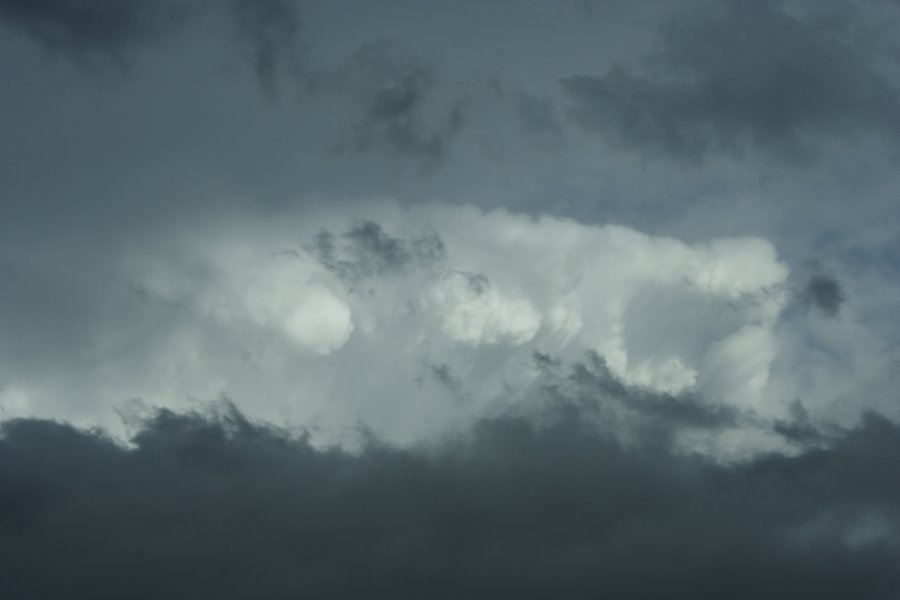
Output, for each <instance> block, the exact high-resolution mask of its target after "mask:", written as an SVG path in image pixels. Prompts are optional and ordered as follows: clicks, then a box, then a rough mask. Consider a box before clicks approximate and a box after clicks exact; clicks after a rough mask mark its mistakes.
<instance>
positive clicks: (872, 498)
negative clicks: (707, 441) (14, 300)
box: [0, 404, 900, 599]
mask: <svg viewBox="0 0 900 600" xmlns="http://www.w3.org/2000/svg"><path fill="white" fill-rule="evenodd" d="M898 453H900V431H898V429H897V427H896V426H895V425H893V424H891V423H889V422H887V421H886V420H884V419H882V418H880V417H877V416H874V415H873V416H870V417H867V418H866V419H865V420H864V421H863V422H862V423H860V425H859V426H858V427H857V428H855V429H853V430H850V431H848V432H846V433H845V434H844V435H843V436H841V437H840V438H839V439H838V440H836V441H835V442H834V443H833V444H832V445H830V446H829V447H827V448H824V449H821V450H814V451H808V452H805V453H801V454H799V455H796V456H792V457H787V456H777V457H776V456H773V457H763V458H759V459H756V460H752V461H750V462H746V463H740V464H732V465H720V464H715V463H714V462H710V461H708V460H706V459H702V458H698V457H696V456H687V455H680V454H676V453H673V452H672V451H671V450H669V449H665V448H659V447H655V448H652V449H645V448H641V447H638V448H630V449H626V448H624V447H622V446H621V445H619V444H618V443H616V442H615V441H613V440H610V439H609V438H607V437H606V436H604V435H603V434H602V433H600V432H599V431H598V430H597V429H596V428H595V427H594V426H593V425H592V424H591V421H590V420H589V419H586V418H584V415H583V414H582V412H581V411H579V410H578V409H576V410H574V411H573V410H571V407H569V409H568V410H560V409H557V408H554V407H553V406H550V407H547V408H546V409H545V410H544V411H542V412H541V414H540V415H535V416H531V417H528V416H511V415H510V416H504V415H500V416H497V417H493V418H485V419H482V420H479V421H478V422H476V423H475V424H474V425H473V426H472V428H471V429H470V430H467V431H465V432H461V433H460V434H458V435H457V436H455V437H451V438H446V439H444V440H440V441H433V442H429V443H428V444H425V445H423V446H419V447H413V448H405V447H396V446H392V445H389V444H386V443H383V442H381V441H379V440H378V439H377V438H371V437H368V436H366V435H363V437H362V445H361V447H360V448H359V450H357V451H346V450H342V449H340V448H325V449H320V448H316V447H313V446H311V445H310V444H309V442H308V440H307V439H306V438H305V437H304V436H303V435H298V434H290V433H288V432H285V431H282V430H278V429H275V428H272V427H269V426H266V425H264V424H260V423H255V422H252V421H249V420H248V419H246V417H244V416H243V415H242V414H241V413H240V412H239V411H237V409H235V408H234V407H233V406H231V405H228V404H226V405H224V406H222V407H220V408H219V409H217V410H216V411H214V412H212V413H205V414H204V413H188V414H176V413H171V412H167V411H161V412H157V413H155V414H153V415H151V416H149V417H145V420H143V421H142V422H141V424H140V426H139V428H138V430H137V431H136V432H135V434H134V437H133V438H132V445H131V446H130V447H127V448H126V447H123V446H120V445H117V444H116V443H114V442H112V441H110V440H109V439H107V438H105V437H104V436H103V435H102V433H100V432H91V431H84V430H77V429H74V428H72V427H71V426H68V425H65V424H60V423H55V422H51V421H37V420H17V421H10V422H7V423H5V424H4V426H3V437H2V441H0V475H2V481H3V486H2V488H0V527H2V531H3V535H2V537H0V540H2V541H0V556H2V557H3V559H4V560H3V561H2V563H0V565H2V566H0V573H2V575H3V577H2V579H3V582H4V583H3V587H4V589H5V591H6V593H8V594H10V595H13V596H15V597H17V598H23V599H27V598H46V597H55V596H60V595H76V596H83V595H100V596H128V597H133V598H154V597H159V595H163V594H164V595H168V596H172V597H189V596H193V597H215V598H232V597H233V598H237V597H246V596H247V595H252V596H254V597H258V598H283V597H285V596H290V595H297V594H301V595H303V594H307V595H313V596H323V595H327V596H330V597H339V598H343V597H347V598H351V597H354V598H355V597H359V596H360V595H367V594H374V595H377V596H383V595H390V596H393V597H398V598H406V597H410V598H412V597H417V598H419V597H422V596H423V595H425V596H429V597H437V598H444V597H446V598H455V597H459V596H460V595H466V596H469V597H473V598H482V597H484V598H487V597H490V598H498V597H500V598H507V597H509V598H513V597H517V598H521V597H525V598H546V597H551V596H556V595H557V594H564V595H566V596H567V597H573V598H582V597H584V598H588V597H597V596H598V595H607V594H613V595H615V596H616V597H620V598H655V597H659V596H661V595H669V594H673V595H686V596H691V597H696V598H721V597H722V596H723V595H727V596H729V597H734V598H758V597H760V596H771V597H784V596H789V597H792V598H846V597H847V596H848V595H852V596H853V597H855V598H866V599H868V598H873V599H874V598H889V597H891V595H892V594H894V593H895V592H896V590H897V589H898V588H897V586H898V585H900V579H898V574H897V571H896V568H895V566H896V562H897V560H898V559H900V548H898V546H897V542H896V539H897V538H896V535H897V528H898V526H900V521H898V514H897V503H898V501H900V487H898V486H897V484H896V477H894V465H895V463H896V457H897V455H898ZM48 573H52V575H53V576H52V577H49V576H48Z"/></svg>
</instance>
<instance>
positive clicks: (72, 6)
mask: <svg viewBox="0 0 900 600" xmlns="http://www.w3.org/2000/svg"><path fill="white" fill-rule="evenodd" d="M189 12H190V11H188V10H187V5H186V4H184V3H182V2H179V1H174V0H172V1H169V0H161V1H159V2H119V1H117V0H35V1H31V0H2V1H0V18H2V19H3V21H4V22H5V23H7V24H8V25H9V26H11V27H14V28H17V29H21V30H22V31H24V32H25V33H27V34H28V35H30V36H32V37H33V38H35V39H36V40H37V41H38V42H39V43H41V44H42V45H43V46H44V47H45V48H47V49H49V50H51V51H54V52H57V53H60V54H63V55H64V56H66V57H68V58H71V59H73V60H76V61H87V60H92V59H95V58H97V57H103V58H105V59H112V60H113V61H114V62H115V63H118V64H120V65H124V64H125V62H126V59H127V58H128V55H129V53H130V52H131V51H132V50H133V49H134V47H136V46H139V45H141V44H145V43H148V42H151V41H155V40H156V39H158V38H159V37H160V36H162V35H163V34H165V33H167V32H169V31H171V30H172V29H174V28H175V27H176V26H177V25H178V23H179V21H181V20H182V19H183V18H186V17H187V16H188V14H189Z"/></svg>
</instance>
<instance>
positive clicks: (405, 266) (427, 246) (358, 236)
mask: <svg viewBox="0 0 900 600" xmlns="http://www.w3.org/2000/svg"><path fill="white" fill-rule="evenodd" d="M338 239H340V240H341V242H340V244H339V242H338ZM307 249H308V250H309V251H310V252H312V253H313V255H314V256H315V257H316V258H317V259H318V261H319V262H320V263H322V265H323V266H324V267H325V268H326V269H328V270H329V271H331V272H332V273H334V274H335V275H337V276H338V277H339V278H340V279H341V280H342V281H344V282H345V283H346V284H348V285H350V286H351V287H353V286H354V285H356V284H358V283H360V282H361V281H363V280H364V279H368V278H370V277H377V276H382V275H388V274H394V273H403V272H406V271H408V270H409V269H412V268H427V267H430V266H432V265H435V264H437V263H439V262H441V261H442V260H444V258H445V249H444V242H443V240H441V237H440V236H439V235H438V234H437V232H435V231H429V232H426V233H424V234H422V235H420V236H418V237H414V238H410V239H402V238H395V237H392V236H391V235H389V234H388V233H387V232H385V231H384V229H382V228H381V226H380V225H379V224H378V223H375V222H373V221H360V222H358V223H356V224H355V225H353V226H352V227H350V229H348V230H347V231H345V232H344V233H343V234H341V235H340V236H336V235H335V234H334V233H332V232H330V231H325V230H323V231H320V232H319V234H318V235H317V236H316V239H315V241H314V242H313V243H312V244H309V245H308V246H307Z"/></svg>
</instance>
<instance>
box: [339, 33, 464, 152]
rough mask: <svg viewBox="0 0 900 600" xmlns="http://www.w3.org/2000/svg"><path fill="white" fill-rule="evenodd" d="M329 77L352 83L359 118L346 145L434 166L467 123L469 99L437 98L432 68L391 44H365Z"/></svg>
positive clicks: (348, 135)
mask: <svg viewBox="0 0 900 600" xmlns="http://www.w3.org/2000/svg"><path fill="white" fill-rule="evenodd" d="M329 77H332V78H334V77H336V78H337V80H338V81H339V83H340V84H341V85H342V86H348V88H349V89H350V90H351V91H352V93H353V95H354V97H355V100H356V103H357V105H358V113H359V117H358V118H357V119H356V122H355V123H354V124H353V125H352V126H351V127H350V128H349V129H348V131H347V133H346V139H345V141H344V142H343V144H342V145H341V148H342V149H355V150H357V151H367V150H372V149H377V150H381V151H387V152H389V153H391V154H395V155H397V156H401V157H408V158H414V159H417V160H419V161H421V163H422V165H423V166H424V167H426V168H430V167H434V166H436V165H437V164H438V163H439V162H440V161H441V160H442V159H443V158H444V155H445V153H446V152H447V145H448V143H449V142H450V141H451V140H452V139H453V138H454V137H455V136H456V134H457V133H458V132H459V131H460V129H461V128H462V127H463V125H464V123H465V110H464V109H465V102H464V101H463V100H462V99H453V100H451V101H450V102H449V103H448V104H447V105H440V103H439V102H436V101H435V89H434V88H435V74H434V72H433V69H431V68H429V67H428V66H427V65H426V64H425V63H423V62H422V61H421V60H419V59H417V58H416V57H413V56H408V55H405V54H404V53H401V52H399V51H398V49H397V48H394V47H393V46H392V45H391V44H389V43H386V42H378V43H371V44H366V45H364V46H362V47H361V48H359V49H358V50H357V52H356V53H355V55H354V57H353V59H352V61H351V62H350V64H349V65H347V66H346V67H345V68H344V69H343V70H342V71H340V72H338V73H336V74H332V75H329ZM436 104H438V105H439V106H438V107H437V108H435V105H436Z"/></svg>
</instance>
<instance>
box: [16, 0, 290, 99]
mask: <svg viewBox="0 0 900 600" xmlns="http://www.w3.org/2000/svg"><path fill="white" fill-rule="evenodd" d="M217 11H221V12H222V13H224V15H225V16H226V17H227V18H228V19H229V20H230V21H231V24H232V27H233V29H234V32H235V35H236V40H237V42H238V43H239V45H240V46H241V47H242V48H241V49H242V51H243V52H244V53H245V55H246V59H247V60H248V62H250V64H251V66H252V67H253V69H254V71H255V73H256V76H257V79H258V81H259V83H260V85H261V86H262V87H263V88H264V90H265V91H267V92H269V93H274V91H275V89H276V85H277V79H278V77H279V75H293V76H296V75H298V74H299V72H300V68H301V57H300V54H299V51H300V33H301V30H302V22H301V19H300V13H299V6H298V3H297V2H295V1H294V0H262V1H255V2H251V1H249V0H227V1H226V2H186V1H184V0H153V1H148V0H137V1H134V2H120V1H118V0H36V1H31V0H2V2H0V19H2V20H3V21H4V22H5V23H6V24H7V25H9V26H10V27H11V28H14V29H19V30H21V31H24V32H25V33H27V34H28V35H29V36H31V37H33V38H34V39H35V40H36V41H38V42H39V43H40V44H41V45H42V46H44V47H45V48H46V49H48V50H50V51H51V52H53V53H54V54H59V55H62V56H63V57H65V58H68V59H71V60H74V61H75V62H76V63H78V64H81V65H87V64H91V65H95V66H96V65H97V64H98V63H102V62H103V61H111V62H112V63H113V64H115V65H116V66H119V67H125V66H128V65H129V64H130V63H131V61H132V58H133V55H134V52H135V51H136V50H137V49H138V48H139V47H141V46H147V45H150V44H152V43H156V42H159V41H160V40H161V39H162V38H164V37H165V36H167V35H170V34H175V33H177V32H178V31H179V30H181V29H182V28H184V27H185V26H187V25H192V26H195V27H197V29H200V28H201V27H207V28H208V27H210V26H212V25H213V20H211V19H206V20H205V21H203V22H202V24H200V25H199V26H198V23H197V21H198V20H199V19H200V17H211V16H215V15H216V14H218V13H217Z"/></svg>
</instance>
